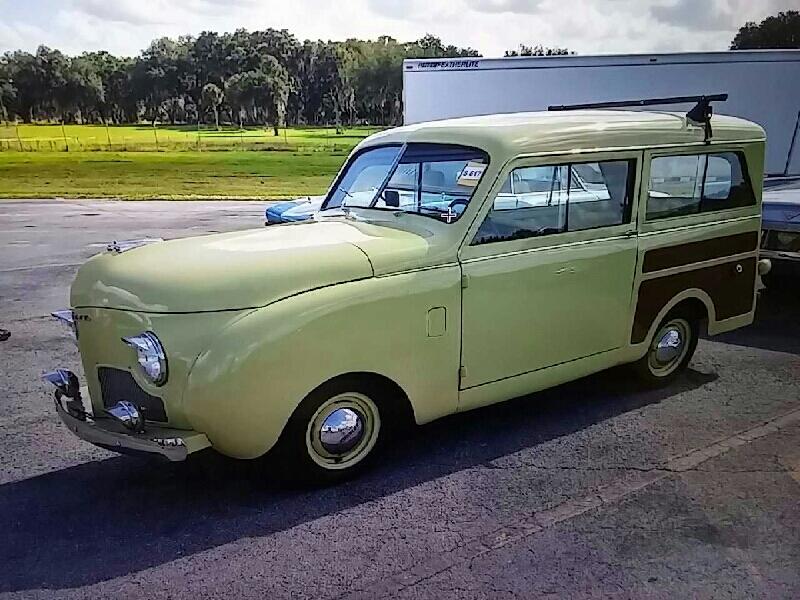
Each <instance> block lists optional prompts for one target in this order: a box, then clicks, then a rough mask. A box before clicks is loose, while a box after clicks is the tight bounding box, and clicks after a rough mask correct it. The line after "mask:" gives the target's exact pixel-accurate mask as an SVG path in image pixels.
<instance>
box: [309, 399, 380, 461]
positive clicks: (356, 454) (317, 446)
mask: <svg viewBox="0 0 800 600" xmlns="http://www.w3.org/2000/svg"><path fill="white" fill-rule="evenodd" d="M380 427H381V420H380V413H379V412H378V407H377V406H376V405H375V403H374V402H373V401H372V399H371V398H369V397H368V396H365V395H364V394H360V393H358V392H346V393H344V394H338V395H336V396H334V397H332V398H329V399H328V400H327V401H325V402H324V403H323V404H322V406H320V407H319V408H318V409H317V411H316V413H314V416H313V417H311V420H310V421H309V423H308V429H307V437H306V445H307V448H308V453H309V456H310V457H311V458H312V460H313V461H314V462H316V463H317V464H318V465H320V466H321V467H324V468H326V469H346V468H348V467H351V466H353V465H355V464H356V463H357V462H359V461H361V460H362V459H363V458H364V457H366V456H367V455H368V454H369V453H370V452H371V451H372V448H373V447H374V446H375V443H376V442H377V440H378V434H379V432H380Z"/></svg>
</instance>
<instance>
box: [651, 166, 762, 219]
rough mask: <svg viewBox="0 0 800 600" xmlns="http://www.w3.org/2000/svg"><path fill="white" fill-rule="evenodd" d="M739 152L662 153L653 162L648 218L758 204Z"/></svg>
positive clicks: (661, 217) (676, 215)
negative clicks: (679, 154)
mask: <svg viewBox="0 0 800 600" xmlns="http://www.w3.org/2000/svg"><path fill="white" fill-rule="evenodd" d="M755 202H756V200H755V196H754V195H753V189H752V187H751V186H750V181H749V178H748V176H747V169H746V167H745V161H744V157H743V155H742V154H741V153H739V152H721V153H719V154H691V155H683V156H660V157H657V158H654V159H653V160H652V161H651V163H650V185H649V192H648V199H647V210H646V213H645V215H646V219H647V220H648V221H651V220H654V219H663V218H667V217H678V216H682V215H691V214H697V213H701V212H710V211H715V210H724V209H727V208H739V207H742V206H752V205H753V204H755Z"/></svg>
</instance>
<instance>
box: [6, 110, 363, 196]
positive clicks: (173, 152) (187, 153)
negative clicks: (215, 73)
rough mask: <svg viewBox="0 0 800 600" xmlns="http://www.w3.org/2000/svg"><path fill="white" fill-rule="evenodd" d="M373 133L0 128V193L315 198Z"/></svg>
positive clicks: (84, 127) (121, 127) (130, 128)
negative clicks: (359, 143)
mask: <svg viewBox="0 0 800 600" xmlns="http://www.w3.org/2000/svg"><path fill="white" fill-rule="evenodd" d="M374 131H375V129H372V130H368V129H366V128H358V129H348V130H344V131H343V132H342V133H341V134H338V135H337V134H336V131H335V130H334V129H324V128H297V129H287V130H281V131H280V134H281V135H280V136H278V137H277V138H276V137H275V136H273V134H272V131H271V130H270V131H266V130H264V129H255V128H253V129H246V130H238V129H237V130H232V129H223V130H221V131H217V130H216V129H211V130H209V129H203V130H201V131H200V132H198V131H197V129H196V128H189V127H180V126H177V127H167V126H160V127H158V128H157V129H156V131H155V132H154V131H153V128H152V127H148V126H146V125H142V126H119V127H109V128H108V129H106V127H104V126H102V125H66V126H64V130H63V132H62V128H61V126H60V125H19V126H18V127H17V126H14V125H13V124H12V125H6V126H5V127H0V199H2V198H6V199H7V198H122V199H131V200H138V199H149V198H161V199H176V200H179V199H193V198H197V199H200V198H236V199H249V198H254V199H279V198H291V197H295V196H303V195H307V194H319V193H321V192H323V191H324V190H325V189H326V188H327V186H328V185H329V184H330V181H331V178H332V177H333V175H334V174H335V173H336V171H337V170H338V168H339V166H340V165H341V164H342V162H344V159H345V157H346V156H347V153H348V152H349V151H350V150H351V149H352V148H353V146H355V145H356V144H357V143H358V142H359V141H360V140H361V139H363V138H364V137H365V136H366V135H369V133H372V132H374ZM17 132H18V133H19V138H17V137H16V135H17ZM65 137H66V141H65V139H64V138H65ZM109 139H110V141H111V143H110V145H109ZM156 140H157V141H156ZM19 148H22V149H23V150H22V151H20V150H19ZM67 148H68V149H69V150H68V151H67ZM109 148H111V150H109Z"/></svg>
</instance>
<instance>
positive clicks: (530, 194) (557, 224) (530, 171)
mask: <svg viewBox="0 0 800 600" xmlns="http://www.w3.org/2000/svg"><path fill="white" fill-rule="evenodd" d="M634 165H635V163H634V161H632V160H613V161H603V162H594V163H570V164H561V165H547V166H536V167H521V168H518V169H514V170H513V171H511V173H510V174H509V176H508V179H506V181H505V183H504V184H503V187H502V188H501V190H500V192H499V193H498V194H497V197H496V198H495V200H494V204H493V206H492V209H491V210H490V211H489V214H488V215H486V219H485V220H484V221H483V223H482V224H481V226H480V228H479V229H478V233H477V234H476V236H475V239H474V240H473V242H472V243H473V245H474V244H487V243H492V242H500V241H507V240H515V239H521V238H528V237H537V236H542V235H551V234H555V233H564V232H567V231H582V230H585V229H595V228H597V227H609V226H612V225H621V224H623V223H628V222H630V206H631V197H632V195H633V178H634V173H635V169H634Z"/></svg>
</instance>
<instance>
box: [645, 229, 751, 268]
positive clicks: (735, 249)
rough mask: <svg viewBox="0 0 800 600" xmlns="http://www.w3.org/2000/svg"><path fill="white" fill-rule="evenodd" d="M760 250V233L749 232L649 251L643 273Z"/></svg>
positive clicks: (646, 253)
mask: <svg viewBox="0 0 800 600" xmlns="http://www.w3.org/2000/svg"><path fill="white" fill-rule="evenodd" d="M757 249H758V232H757V231H747V232H745V233H738V234H736V235H726V236H722V237H718V238H711V239H709V240H703V241H700V242H689V243H688V244H678V245H675V246H667V247H666V248H656V249H654V250H648V251H647V252H645V255H644V262H643V263H642V272H643V273H652V272H653V271H661V270H662V269H671V268H673V267H682V266H684V265H690V264H692V263H697V262H702V261H705V260H713V259H715V258H724V257H726V256H733V255H734V254H742V253H743V252H752V251H755V250H757Z"/></svg>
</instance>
